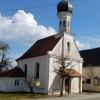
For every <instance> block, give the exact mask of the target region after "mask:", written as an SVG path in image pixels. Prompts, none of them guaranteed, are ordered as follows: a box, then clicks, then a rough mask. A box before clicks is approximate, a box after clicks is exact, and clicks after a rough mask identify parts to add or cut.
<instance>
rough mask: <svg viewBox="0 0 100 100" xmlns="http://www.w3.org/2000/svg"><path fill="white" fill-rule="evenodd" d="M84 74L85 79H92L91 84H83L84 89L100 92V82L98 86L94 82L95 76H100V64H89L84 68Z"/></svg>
mask: <svg viewBox="0 0 100 100" xmlns="http://www.w3.org/2000/svg"><path fill="white" fill-rule="evenodd" d="M83 75H84V79H83V80H85V79H91V84H86V83H84V84H83V90H88V91H89V90H91V91H96V92H100V84H99V85H98V86H95V85H94V83H93V78H94V77H98V78H100V66H87V67H85V68H83Z"/></svg>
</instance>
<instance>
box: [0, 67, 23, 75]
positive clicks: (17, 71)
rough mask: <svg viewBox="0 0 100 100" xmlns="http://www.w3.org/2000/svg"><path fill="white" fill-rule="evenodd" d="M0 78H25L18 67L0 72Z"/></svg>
mask: <svg viewBox="0 0 100 100" xmlns="http://www.w3.org/2000/svg"><path fill="white" fill-rule="evenodd" d="M0 77H25V73H24V72H23V71H22V70H21V69H20V68H19V67H15V68H13V69H11V70H8V71H5V72H0Z"/></svg>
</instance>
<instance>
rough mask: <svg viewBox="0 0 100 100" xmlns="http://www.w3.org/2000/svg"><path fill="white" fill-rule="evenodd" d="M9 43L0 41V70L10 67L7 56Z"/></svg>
mask: <svg viewBox="0 0 100 100" xmlns="http://www.w3.org/2000/svg"><path fill="white" fill-rule="evenodd" d="M9 49H10V47H9V45H8V44H6V43H4V42H1V41H0V71H2V70H3V69H4V70H7V69H8V68H9V67H12V65H11V60H10V58H8V57H7V53H8V50H9Z"/></svg>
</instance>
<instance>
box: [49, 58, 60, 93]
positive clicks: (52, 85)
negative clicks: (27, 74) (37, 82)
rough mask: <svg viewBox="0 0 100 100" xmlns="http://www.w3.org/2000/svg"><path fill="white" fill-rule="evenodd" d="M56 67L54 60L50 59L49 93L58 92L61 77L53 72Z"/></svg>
mask: <svg viewBox="0 0 100 100" xmlns="http://www.w3.org/2000/svg"><path fill="white" fill-rule="evenodd" d="M57 67H58V66H57V62H56V59H55V58H52V57H51V58H50V67H49V86H48V91H49V92H60V88H61V77H60V75H58V74H57V73H56V72H55V71H54V70H55V69H56V68H57Z"/></svg>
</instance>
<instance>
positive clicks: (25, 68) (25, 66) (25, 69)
mask: <svg viewBox="0 0 100 100" xmlns="http://www.w3.org/2000/svg"><path fill="white" fill-rule="evenodd" d="M24 72H25V76H27V64H25V65H24Z"/></svg>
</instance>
